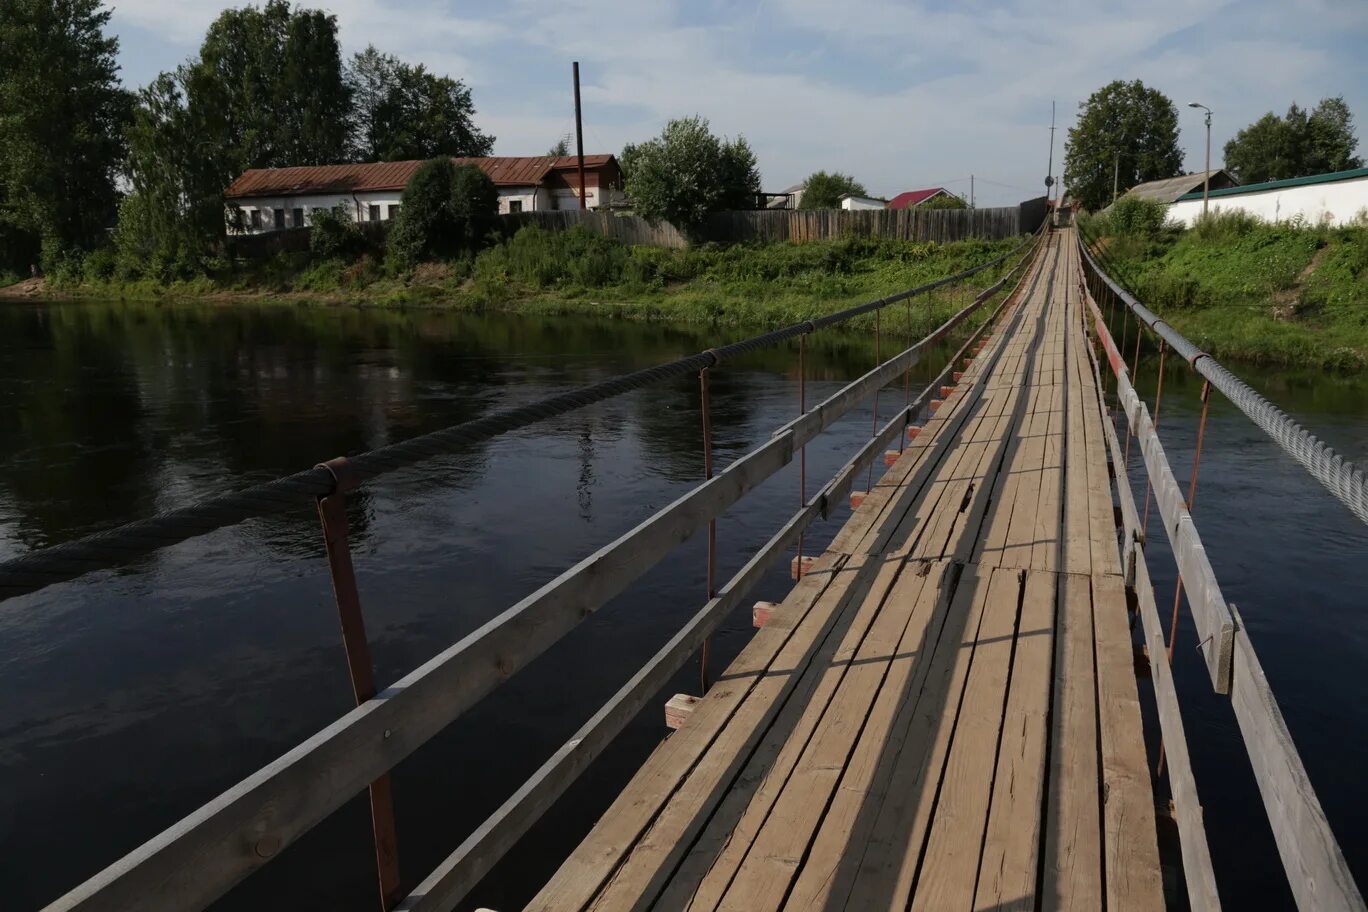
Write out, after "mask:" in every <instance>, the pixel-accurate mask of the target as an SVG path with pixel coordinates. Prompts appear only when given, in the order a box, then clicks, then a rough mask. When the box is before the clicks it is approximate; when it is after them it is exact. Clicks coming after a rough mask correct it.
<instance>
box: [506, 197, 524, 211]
mask: <svg viewBox="0 0 1368 912" xmlns="http://www.w3.org/2000/svg"><path fill="white" fill-rule="evenodd" d="M508 211H509V212H522V200H509V201H508Z"/></svg>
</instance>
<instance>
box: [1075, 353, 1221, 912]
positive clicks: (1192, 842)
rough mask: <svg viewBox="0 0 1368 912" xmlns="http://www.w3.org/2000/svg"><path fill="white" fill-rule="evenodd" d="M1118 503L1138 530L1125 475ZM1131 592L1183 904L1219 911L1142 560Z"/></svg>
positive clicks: (1112, 443) (1110, 441)
mask: <svg viewBox="0 0 1368 912" xmlns="http://www.w3.org/2000/svg"><path fill="white" fill-rule="evenodd" d="M1088 357H1089V365H1090V370H1089V373H1090V374H1091V376H1092V377H1093V378H1094V385H1095V386H1100V384H1099V383H1098V381H1097V377H1098V373H1097V364H1096V362H1095V361H1093V360H1092V359H1091V356H1088ZM1100 425H1101V430H1102V431H1103V433H1104V436H1105V437H1106V441H1107V446H1108V450H1109V452H1110V453H1111V456H1112V459H1113V461H1114V462H1115V463H1116V464H1117V465H1121V464H1122V460H1121V444H1120V441H1118V440H1117V439H1116V432H1115V429H1114V428H1113V427H1112V425H1111V423H1110V422H1100ZM1117 498H1118V500H1120V502H1121V513H1122V516H1123V517H1124V521H1125V527H1126V529H1128V530H1137V529H1139V528H1140V515H1139V514H1138V513H1137V512H1136V509H1135V499H1134V497H1133V496H1132V494H1131V489H1130V485H1129V484H1128V483H1127V482H1126V481H1125V478H1124V476H1123V477H1122V479H1121V483H1120V484H1118V485H1117ZM1134 588H1135V597H1136V605H1137V608H1138V610H1139V613H1140V620H1141V625H1142V627H1143V629H1144V632H1145V643H1146V645H1147V646H1148V647H1149V654H1150V656H1152V657H1153V658H1152V659H1151V662H1150V676H1151V680H1152V681H1153V687H1154V698H1155V707H1156V710H1157V712H1158V716H1159V728H1160V731H1161V732H1162V733H1163V737H1164V744H1165V747H1166V755H1167V764H1166V766H1167V769H1168V780H1169V789H1170V791H1171V792H1172V794H1173V804H1174V817H1175V819H1176V820H1177V824H1178V838H1179V851H1180V853H1181V854H1182V857H1183V879H1184V882H1185V883H1186V885H1187V895H1188V905H1189V907H1190V908H1192V909H1193V910H1195V912H1204V910H1211V912H1214V910H1218V909H1220V908H1221V902H1220V896H1219V893H1218V891H1217V889H1216V874H1215V871H1214V870H1213V868H1212V864H1211V851H1210V848H1209V846H1208V843H1207V836H1206V825H1205V823H1204V822H1203V820H1202V807H1201V802H1200V799H1199V798H1198V795H1197V783H1196V780H1195V778H1194V777H1193V773H1192V760H1191V758H1190V756H1189V754H1188V745H1187V734H1186V732H1185V730H1184V726H1183V718H1182V714H1181V712H1180V711H1179V707H1178V694H1177V690H1176V688H1175V686H1174V682H1173V673H1172V670H1171V669H1170V668H1169V664H1168V662H1167V661H1166V660H1165V659H1164V658H1160V657H1162V656H1165V655H1166V649H1167V647H1166V644H1165V642H1164V628H1163V622H1162V620H1161V619H1160V617H1159V614H1158V609H1157V608H1156V606H1155V603H1154V588H1153V586H1152V584H1151V583H1150V575H1149V567H1148V566H1147V564H1146V562H1145V560H1144V558H1143V555H1142V556H1141V558H1140V559H1139V560H1137V561H1136V564H1135V587H1134Z"/></svg>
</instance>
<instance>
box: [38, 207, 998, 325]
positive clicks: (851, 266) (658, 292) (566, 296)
mask: <svg viewBox="0 0 1368 912" xmlns="http://www.w3.org/2000/svg"><path fill="white" fill-rule="evenodd" d="M1018 243H1020V240H1019V239H1016V240H1004V241H960V242H956V243H951V244H934V243H916V242H906V241H894V240H888V239H864V238H846V239H841V240H837V241H819V242H813V243H808V244H769V245H736V246H730V247H720V246H716V245H703V246H700V247H695V248H690V249H687V250H667V249H661V248H653V247H629V246H627V245H624V244H620V243H617V242H615V241H611V240H607V239H605V238H602V237H599V236H598V235H594V234H590V233H589V232H586V231H581V230H572V231H564V232H548V231H542V230H540V229H536V228H527V229H523V230H522V231H520V232H519V233H518V234H517V235H515V236H514V237H513V238H511V239H509V240H507V241H504V242H502V243H499V244H496V245H494V246H492V247H489V248H487V249H485V250H483V251H481V252H480V253H479V254H478V255H477V256H475V257H473V258H466V259H463V260H458V261H454V262H447V263H428V264H424V265H422V266H420V267H418V268H417V269H416V270H414V271H411V272H406V273H396V272H395V271H393V270H392V269H390V268H388V267H387V266H386V264H385V263H384V262H383V261H382V260H380V259H378V258H375V257H372V256H361V257H360V258H359V259H357V260H355V261H352V262H345V261H342V260H318V259H316V258H314V257H312V256H311V255H309V254H292V255H280V256H277V257H274V258H272V259H270V260H265V261H259V262H253V263H249V264H246V265H244V266H240V267H236V268H234V269H231V270H229V269H225V270H222V271H218V272H214V273H211V274H209V275H205V276H201V277H199V278H196V279H193V280H190V281H181V282H173V283H169V284H168V283H160V282H154V281H150V280H138V281H119V280H118V279H117V278H115V277H112V276H109V277H102V276H100V275H98V274H89V272H90V271H89V270H87V274H82V275H74V276H68V277H66V278H65V279H63V280H59V281H56V282H52V283H50V284H49V288H48V291H49V293H54V294H67V295H72V296H80V297H101V298H121V299H129V300H148V299H161V298H178V299H184V298H189V299H203V300H206V301H215V302H229V303H231V302H232V301H233V300H236V299H244V298H250V299H261V298H270V299H278V300H285V301H293V302H298V303H311V304H323V305H326V304H353V305H370V306H431V307H450V308H454V309H460V310H470V311H490V310H494V311H510V312H521V313H539V314H593V315H600V316H611V317H614V318H624V319H642V320H662V321H670V322H679V323H701V324H712V325H720V326H746V327H756V328H761V327H770V326H778V325H782V324H785V323H790V322H794V321H796V320H801V319H806V318H808V317H812V316H816V315H820V314H825V313H830V312H832V311H834V310H839V309H841V308H842V307H847V306H850V305H852V304H856V303H861V302H864V301H868V300H871V299H873V298H877V297H880V296H883V295H887V294H891V293H893V292H895V291H901V290H903V289H905V288H908V287H911V286H914V285H917V284H920V283H923V282H928V281H931V280H934V279H938V278H941V277H943V276H945V275H948V274H950V273H953V272H957V271H960V270H963V269H967V268H969V267H971V266H975V265H978V264H980V263H984V262H987V261H989V260H992V259H994V258H996V257H999V256H1001V255H1002V254H1004V253H1007V252H1008V251H1010V250H1012V249H1013V248H1014V247H1016V246H1017V244H1018ZM1014 261H1015V259H1014V258H1013V260H1012V262H1014ZM1009 266H1010V263H1004V264H1002V265H1000V266H996V267H993V268H990V269H986V270H984V271H983V272H982V273H979V274H977V275H975V276H973V277H972V278H971V279H970V280H968V281H966V282H964V283H961V284H960V285H957V286H955V287H954V288H951V289H945V290H938V291H937V292H936V293H935V294H933V295H931V296H929V297H928V298H925V299H918V303H917V305H916V307H915V308H914V313H913V316H914V328H921V327H929V326H931V325H933V324H934V323H935V322H937V321H938V320H939V319H941V318H942V317H943V316H944V315H946V314H948V313H949V312H951V311H952V310H953V309H954V308H955V307H957V306H961V305H962V304H963V303H964V302H966V301H968V300H969V299H970V298H972V297H973V295H974V294H975V293H976V292H977V290H979V289H981V288H983V287H986V286H987V285H990V284H992V282H994V281H995V280H996V279H997V278H998V277H999V276H1000V275H1001V274H1002V273H1003V272H1005V271H1006V269H1007V268H1008V267H1009ZM872 319H873V318H872V317H870V318H869V322H871V323H872ZM893 319H895V320H896V321H897V325H898V326H900V327H904V326H905V323H906V318H905V315H904V314H903V313H901V312H900V313H899V314H897V315H896V317H894V318H893Z"/></svg>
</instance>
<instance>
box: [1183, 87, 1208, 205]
mask: <svg viewBox="0 0 1368 912" xmlns="http://www.w3.org/2000/svg"><path fill="white" fill-rule="evenodd" d="M1188 107H1189V108H1201V109H1202V110H1203V111H1206V128H1207V148H1206V172H1205V173H1204V174H1203V175H1202V218H1203V220H1205V219H1206V217H1207V201H1208V199H1209V198H1210V196H1211V108H1208V107H1207V106H1206V105H1204V104H1200V103H1198V102H1195V101H1194V102H1190V103H1189V104H1188Z"/></svg>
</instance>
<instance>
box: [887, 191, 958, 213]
mask: <svg viewBox="0 0 1368 912" xmlns="http://www.w3.org/2000/svg"><path fill="white" fill-rule="evenodd" d="M954 195H955V194H953V193H951V192H950V191H949V190H946V189H945V188H944V187H927V188H926V189H925V190H907V191H905V192H903V193H899V194H898V195H897V196H895V197H893V198H892V199H891V200H889V201H888V208H889V209H915V208H916V207H917V206H920V205H921V204H922V203H924V202H926V201H927V200H929V199H933V198H935V197H937V196H954Z"/></svg>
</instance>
